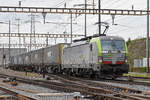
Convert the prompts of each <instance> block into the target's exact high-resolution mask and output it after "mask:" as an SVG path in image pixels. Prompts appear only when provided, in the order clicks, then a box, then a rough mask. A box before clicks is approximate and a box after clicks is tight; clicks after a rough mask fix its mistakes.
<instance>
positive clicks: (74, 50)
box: [9, 36, 129, 78]
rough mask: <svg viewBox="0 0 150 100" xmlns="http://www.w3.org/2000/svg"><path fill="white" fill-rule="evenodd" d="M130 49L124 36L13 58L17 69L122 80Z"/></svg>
mask: <svg viewBox="0 0 150 100" xmlns="http://www.w3.org/2000/svg"><path fill="white" fill-rule="evenodd" d="M127 58H128V50H127V46H126V42H125V41H124V40H123V38H121V37H116V36H99V37H90V38H86V39H85V38H83V39H81V40H76V41H75V42H74V43H72V44H63V43H60V44H57V45H54V46H51V47H46V48H42V49H39V50H35V51H31V52H28V53H25V54H21V55H17V56H13V57H11V62H10V64H9V65H10V67H11V68H13V69H19V70H21V69H31V70H32V71H36V72H40V71H42V69H45V70H46V71H47V72H48V73H61V74H69V75H76V76H84V75H86V76H90V77H92V76H96V77H112V78H115V77H119V76H121V75H122V74H123V73H128V68H129V65H128V64H127Z"/></svg>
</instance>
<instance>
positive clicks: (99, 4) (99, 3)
mask: <svg viewBox="0 0 150 100" xmlns="http://www.w3.org/2000/svg"><path fill="white" fill-rule="evenodd" d="M98 7H99V8H98V9H99V16H98V22H99V24H98V26H99V35H100V34H101V14H100V12H101V0H99V2H98Z"/></svg>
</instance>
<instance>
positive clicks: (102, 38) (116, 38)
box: [100, 36, 124, 40]
mask: <svg viewBox="0 0 150 100" xmlns="http://www.w3.org/2000/svg"><path fill="white" fill-rule="evenodd" d="M100 39H101V40H124V39H123V38H122V37H119V36H101V37H100Z"/></svg>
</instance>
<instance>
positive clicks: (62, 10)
mask: <svg viewBox="0 0 150 100" xmlns="http://www.w3.org/2000/svg"><path fill="white" fill-rule="evenodd" d="M0 12H9V13H10V12H15V13H58V14H103V15H132V16H142V15H147V10H121V9H100V12H99V9H82V8H45V7H12V6H0ZM149 13H150V12H149Z"/></svg>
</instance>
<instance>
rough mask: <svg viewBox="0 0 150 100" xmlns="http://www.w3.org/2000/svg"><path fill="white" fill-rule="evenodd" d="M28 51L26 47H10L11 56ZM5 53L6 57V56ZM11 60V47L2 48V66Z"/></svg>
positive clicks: (0, 63) (0, 55) (0, 60)
mask: <svg viewBox="0 0 150 100" xmlns="http://www.w3.org/2000/svg"><path fill="white" fill-rule="evenodd" d="M25 52H27V49H26V48H21V49H20V50H19V48H10V56H15V55H18V54H21V53H25ZM4 55H5V58H4ZM8 61H9V48H0V66H2V65H3V64H7V63H8Z"/></svg>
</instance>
